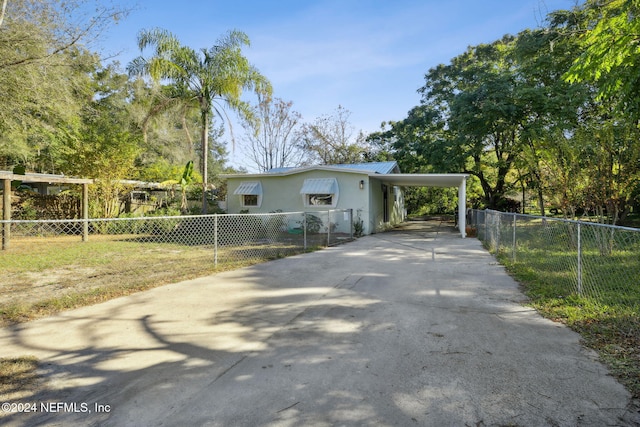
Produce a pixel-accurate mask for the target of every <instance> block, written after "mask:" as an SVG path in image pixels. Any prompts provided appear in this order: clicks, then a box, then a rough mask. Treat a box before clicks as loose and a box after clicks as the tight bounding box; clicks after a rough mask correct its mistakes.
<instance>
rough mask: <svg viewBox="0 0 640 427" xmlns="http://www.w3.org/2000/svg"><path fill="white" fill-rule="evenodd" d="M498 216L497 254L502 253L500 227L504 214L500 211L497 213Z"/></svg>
mask: <svg viewBox="0 0 640 427" xmlns="http://www.w3.org/2000/svg"><path fill="white" fill-rule="evenodd" d="M495 215H496V216H497V217H498V221H497V225H496V255H497V254H499V253H500V227H501V225H502V215H501V214H500V213H499V212H496V214H495Z"/></svg>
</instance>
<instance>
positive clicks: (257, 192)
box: [233, 181, 262, 208]
mask: <svg viewBox="0 0 640 427" xmlns="http://www.w3.org/2000/svg"><path fill="white" fill-rule="evenodd" d="M233 194H237V195H239V196H240V203H241V204H242V207H258V208H259V207H260V205H261V204H262V184H261V183H260V181H242V182H241V183H240V185H239V186H238V188H236V190H235V191H234V192H233Z"/></svg>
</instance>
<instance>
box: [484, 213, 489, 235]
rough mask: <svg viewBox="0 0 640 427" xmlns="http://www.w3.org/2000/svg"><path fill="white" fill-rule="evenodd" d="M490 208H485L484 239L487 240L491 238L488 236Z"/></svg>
mask: <svg viewBox="0 0 640 427" xmlns="http://www.w3.org/2000/svg"><path fill="white" fill-rule="evenodd" d="M488 212H489V210H488V209H485V210H484V241H485V242H487V241H488V240H489V238H488V237H487V214H488Z"/></svg>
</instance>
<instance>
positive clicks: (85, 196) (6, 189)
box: [0, 171, 93, 250]
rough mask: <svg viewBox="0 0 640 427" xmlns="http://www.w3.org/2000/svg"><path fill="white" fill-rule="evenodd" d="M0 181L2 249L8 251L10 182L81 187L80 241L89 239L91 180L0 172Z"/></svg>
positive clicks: (9, 237)
mask: <svg viewBox="0 0 640 427" xmlns="http://www.w3.org/2000/svg"><path fill="white" fill-rule="evenodd" d="M0 181H2V188H3V196H2V207H3V208H2V212H3V215H2V219H3V223H2V249H3V250H5V249H8V248H9V244H10V240H11V223H10V222H9V221H11V181H22V182H47V183H49V184H81V185H82V219H83V220H84V223H83V227H82V241H83V242H86V241H87V240H88V238H89V184H93V180H92V179H84V178H68V177H66V176H63V175H50V174H42V173H26V174H24V175H19V174H14V173H13V172H6V171H0Z"/></svg>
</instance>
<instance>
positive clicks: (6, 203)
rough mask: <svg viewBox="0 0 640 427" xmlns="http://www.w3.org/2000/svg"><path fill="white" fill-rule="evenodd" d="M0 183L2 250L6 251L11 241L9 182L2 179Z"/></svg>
mask: <svg viewBox="0 0 640 427" xmlns="http://www.w3.org/2000/svg"><path fill="white" fill-rule="evenodd" d="M2 183H3V184H2V187H3V194H2V219H3V220H4V221H6V222H3V223H2V250H6V249H9V241H10V240H11V222H9V221H11V180H10V179H3V180H2Z"/></svg>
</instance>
